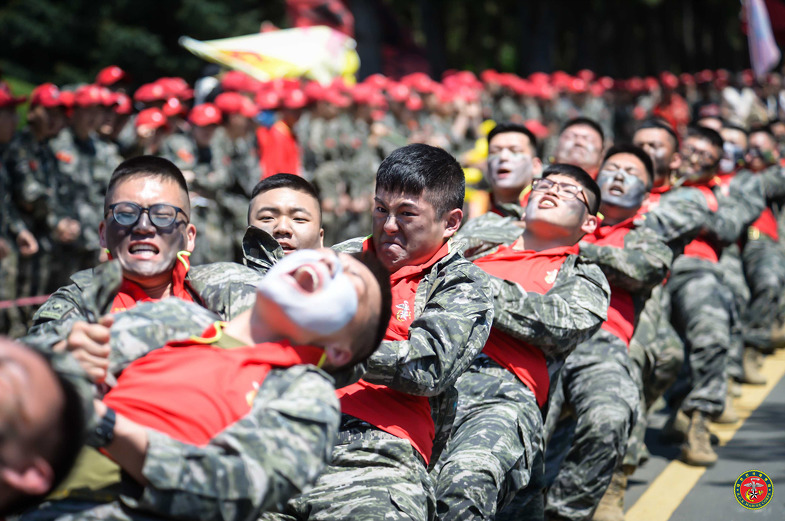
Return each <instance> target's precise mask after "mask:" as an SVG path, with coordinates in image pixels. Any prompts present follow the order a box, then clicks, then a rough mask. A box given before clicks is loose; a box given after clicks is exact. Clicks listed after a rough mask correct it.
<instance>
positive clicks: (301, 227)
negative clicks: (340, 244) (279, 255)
mask: <svg viewBox="0 0 785 521" xmlns="http://www.w3.org/2000/svg"><path fill="white" fill-rule="evenodd" d="M319 212H320V208H319V201H317V200H316V199H314V198H313V196H311V195H310V194H308V193H305V192H301V191H300V190H293V189H291V188H275V189H273V190H268V191H266V192H262V193H260V194H258V195H257V196H256V197H254V198H253V200H252V201H251V208H250V212H249V219H248V224H249V225H251V226H256V227H257V228H261V229H262V230H264V231H266V232H267V233H269V234H270V235H272V237H273V238H274V239H275V240H276V241H278V244H280V245H281V248H282V249H283V252H284V253H285V254H289V253H291V252H293V251H297V250H300V249H316V248H321V247H322V246H323V239H324V229H322V224H321V222H320V213H319Z"/></svg>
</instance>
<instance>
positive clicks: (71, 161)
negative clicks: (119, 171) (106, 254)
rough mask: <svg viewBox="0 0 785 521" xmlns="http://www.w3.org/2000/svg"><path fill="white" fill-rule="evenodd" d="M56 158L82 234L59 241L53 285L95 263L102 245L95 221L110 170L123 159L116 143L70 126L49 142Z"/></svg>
mask: <svg viewBox="0 0 785 521" xmlns="http://www.w3.org/2000/svg"><path fill="white" fill-rule="evenodd" d="M49 145H50V146H51V148H52V151H53V152H54V155H55V158H57V166H58V170H59V172H60V176H61V177H60V183H61V184H62V186H64V187H65V189H64V190H63V192H64V193H65V194H67V195H66V197H67V198H68V199H67V200H68V201H70V204H71V205H72V207H73V208H74V211H75V214H76V219H77V220H78V221H79V224H80V225H81V227H82V234H81V237H80V238H79V239H77V240H76V241H75V243H74V244H68V245H61V246H60V247H58V248H57V251H56V252H55V255H56V256H57V258H58V259H60V263H58V267H57V268H56V269H55V270H54V273H53V277H54V280H53V282H54V285H55V286H56V287H57V286H61V285H64V284H67V283H68V282H67V281H68V278H69V277H70V276H71V275H72V274H73V273H74V272H76V271H77V270H81V269H86V268H90V267H93V266H95V264H96V263H97V262H98V256H99V253H100V249H101V245H100V242H99V238H98V224H99V223H100V222H101V221H102V220H103V210H104V195H105V194H106V187H107V186H108V184H109V178H110V177H111V176H112V172H113V171H114V169H115V168H116V167H117V165H119V164H120V163H121V161H122V158H121V157H120V154H119V152H118V151H117V147H116V146H115V145H114V144H112V143H107V142H105V141H102V140H100V139H98V138H97V137H95V136H93V135H91V136H90V137H89V138H88V139H86V140H84V141H82V140H79V139H78V138H77V137H76V136H75V135H74V133H73V131H72V130H71V129H70V128H66V129H64V130H63V131H62V132H60V134H58V135H57V137H55V138H54V139H52V140H51V141H50V142H49Z"/></svg>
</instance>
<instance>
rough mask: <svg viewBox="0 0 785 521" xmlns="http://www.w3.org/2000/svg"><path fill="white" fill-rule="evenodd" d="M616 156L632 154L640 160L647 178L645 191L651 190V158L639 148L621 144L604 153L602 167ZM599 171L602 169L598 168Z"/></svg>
mask: <svg viewBox="0 0 785 521" xmlns="http://www.w3.org/2000/svg"><path fill="white" fill-rule="evenodd" d="M616 154H632V155H633V156H635V157H637V158H638V159H640V160H641V163H643V167H644V168H645V169H646V174H647V175H648V176H649V182H648V183H646V189H647V190H651V187H652V186H653V185H654V162H653V161H652V160H651V156H650V155H649V154H647V153H646V151H645V150H643V149H642V148H641V147H639V146H635V145H632V144H629V143H622V144H619V145H613V146H612V147H611V148H610V149H609V150H608V151H607V152H606V153H605V157H604V158H602V164H603V165H604V164H605V162H606V161H607V160H608V159H609V158H610V157H611V156H615V155H616ZM600 169H602V167H600Z"/></svg>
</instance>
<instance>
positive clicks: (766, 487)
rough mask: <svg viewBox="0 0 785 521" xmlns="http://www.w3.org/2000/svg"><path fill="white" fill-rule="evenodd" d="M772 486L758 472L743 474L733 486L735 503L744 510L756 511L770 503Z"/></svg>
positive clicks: (767, 478) (750, 471)
mask: <svg viewBox="0 0 785 521" xmlns="http://www.w3.org/2000/svg"><path fill="white" fill-rule="evenodd" d="M773 492H774V485H773V484H772V482H771V479H770V478H769V477H768V476H767V475H766V474H764V473H763V472H761V471H760V470H748V471H747V472H744V473H743V474H742V475H741V476H739V479H737V480H736V484H735V485H734V486H733V494H734V495H735V496H736V501H738V502H739V504H740V505H741V506H743V507H744V508H749V509H751V510H757V509H759V508H763V507H765V506H766V505H768V504H769V501H771V495H772V493H773Z"/></svg>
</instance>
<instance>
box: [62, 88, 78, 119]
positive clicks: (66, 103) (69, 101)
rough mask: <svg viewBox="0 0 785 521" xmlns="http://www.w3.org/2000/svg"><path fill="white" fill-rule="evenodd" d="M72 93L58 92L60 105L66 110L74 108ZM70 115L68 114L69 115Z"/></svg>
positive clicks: (69, 91)
mask: <svg viewBox="0 0 785 521" xmlns="http://www.w3.org/2000/svg"><path fill="white" fill-rule="evenodd" d="M74 98H75V96H74V91H72V90H61V91H60V104H61V105H62V106H63V107H65V108H66V109H71V108H73V106H74ZM69 115H70V114H69Z"/></svg>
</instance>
